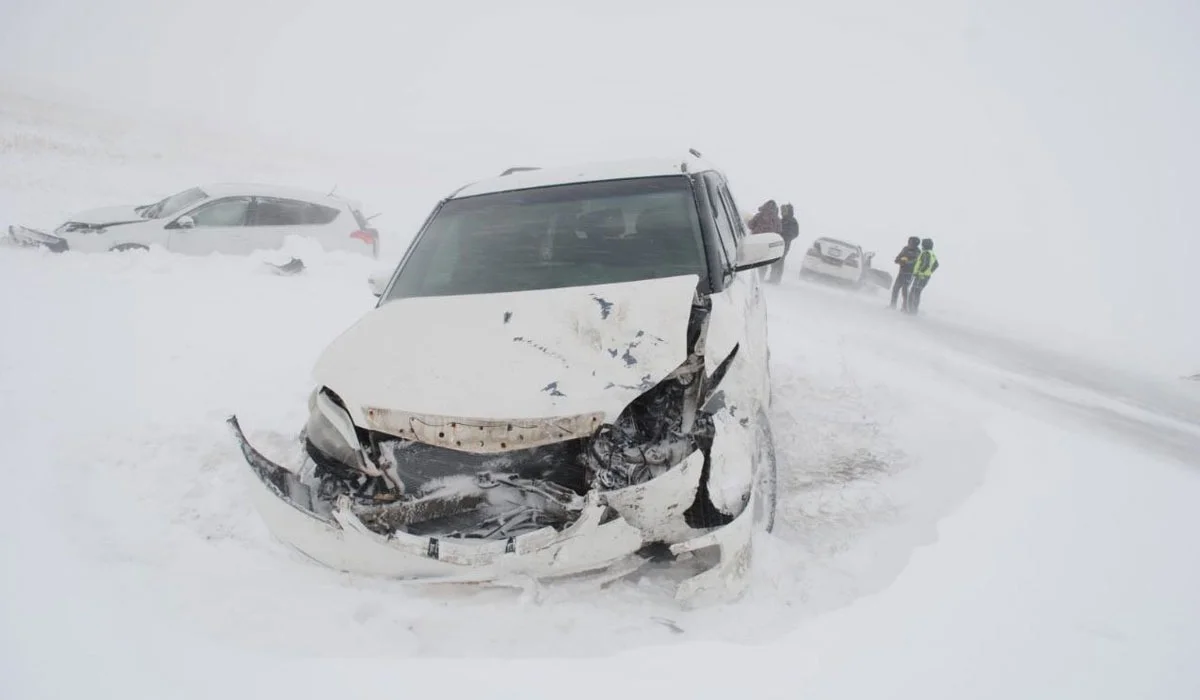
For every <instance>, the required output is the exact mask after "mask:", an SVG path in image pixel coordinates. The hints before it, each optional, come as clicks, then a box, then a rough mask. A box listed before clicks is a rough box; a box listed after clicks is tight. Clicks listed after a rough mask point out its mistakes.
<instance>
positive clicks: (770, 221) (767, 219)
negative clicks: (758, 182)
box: [750, 199, 780, 233]
mask: <svg viewBox="0 0 1200 700" xmlns="http://www.w3.org/2000/svg"><path fill="white" fill-rule="evenodd" d="M779 229H780V223H779V205H778V204H776V203H775V200H773V199H768V200H767V201H765V202H763V205H762V206H761V207H759V208H758V213H757V214H755V215H754V216H753V217H752V218H751V219H750V233H779Z"/></svg>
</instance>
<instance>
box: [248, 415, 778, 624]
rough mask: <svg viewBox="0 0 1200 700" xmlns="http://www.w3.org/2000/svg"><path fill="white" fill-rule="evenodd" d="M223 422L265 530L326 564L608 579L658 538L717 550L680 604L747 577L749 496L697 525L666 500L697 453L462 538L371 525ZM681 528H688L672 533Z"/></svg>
mask: <svg viewBox="0 0 1200 700" xmlns="http://www.w3.org/2000/svg"><path fill="white" fill-rule="evenodd" d="M227 423H228V424H229V426H230V428H231V430H232V432H233V435H234V438H235V439H236V440H237V443H238V446H239V448H240V449H241V452H242V455H243V457H244V458H245V460H246V463H247V465H248V466H249V470H248V471H249V473H248V476H249V477H250V478H249V480H248V482H249V484H248V485H249V492H250V496H251V500H252V501H253V502H254V504H255V506H256V508H257V509H258V511H259V513H260V514H261V516H262V518H263V520H264V521H265V523H266V524H267V527H268V529H269V530H270V531H271V532H272V534H274V535H275V536H276V537H277V538H279V539H280V540H282V541H283V542H285V543H287V544H289V545H291V546H293V547H295V548H296V549H298V550H300V551H301V552H303V553H304V554H306V555H307V556H309V557H311V558H312V559H314V560H316V561H318V562H320V563H321V564H324V565H325V566H328V567H330V568H333V569H337V570H340V571H346V572H352V573H358V574H365V575H375V576H386V577H391V578H401V579H417V580H421V581H425V582H429V583H494V584H498V585H511V583H512V582H517V581H528V580H529V579H534V580H537V581H552V580H555V579H563V578H566V577H571V578H581V577H583V578H588V579H596V580H601V581H608V580H615V579H618V578H621V577H623V576H627V575H629V574H631V573H633V572H635V571H637V570H638V569H639V568H640V567H641V565H642V564H644V563H645V562H646V561H648V559H647V558H646V557H645V556H643V554H642V553H641V552H642V551H644V547H645V545H647V544H651V543H654V542H660V541H661V540H662V538H663V536H667V537H668V538H670V539H674V540H676V543H675V544H672V545H670V546H669V551H670V553H671V554H672V555H674V556H679V555H683V554H685V553H689V552H697V551H699V550H702V549H708V548H716V549H717V553H718V554H719V559H718V562H717V564H716V565H715V566H713V567H712V568H710V569H708V570H706V571H704V572H702V573H700V574H698V575H696V576H693V577H691V578H688V579H686V580H684V581H683V582H682V583H681V584H680V585H679V587H678V588H677V590H676V594H675V597H676V599H678V600H680V601H683V602H686V603H689V604H697V603H703V602H719V601H724V600H729V599H732V598H735V597H737V596H738V595H740V594H741V593H742V592H743V591H744V589H745V587H746V585H747V584H748V576H747V569H748V565H749V562H750V555H751V546H752V545H751V542H752V536H753V527H754V524H753V512H754V507H753V506H754V503H753V499H754V498H755V496H756V494H752V495H751V502H750V503H748V504H747V505H746V507H745V509H744V510H743V511H742V512H741V514H740V515H738V517H736V518H734V520H733V521H732V522H730V523H729V524H728V525H725V526H723V527H719V528H715V529H712V530H707V531H705V530H690V529H688V530H684V529H683V528H685V527H686V526H685V525H684V524H683V523H682V515H681V514H680V513H679V511H681V510H682V509H681V508H675V507H673V506H674V505H675V504H677V503H678V502H679V501H680V495H681V494H689V493H690V494H694V493H695V492H696V489H698V488H699V484H700V478H701V473H702V467H703V462H704V457H703V454H702V453H700V452H699V451H697V452H694V453H692V455H691V456H689V457H688V459H687V460H685V462H684V463H682V464H680V465H678V466H676V467H675V468H674V469H672V470H670V471H668V472H667V473H665V474H663V475H662V476H660V477H658V478H656V479H653V480H651V481H649V482H646V483H643V484H638V485H636V486H631V487H627V488H624V489H620V490H616V491H606V492H601V491H590V492H589V493H588V494H587V496H586V497H585V503H584V507H583V510H582V513H581V514H580V516H579V518H578V519H577V520H576V521H575V522H573V523H571V524H570V525H568V526H567V527H565V528H563V529H562V530H561V531H558V530H555V529H554V528H552V527H544V528H541V529H539V530H536V531H533V532H528V533H524V534H520V535H516V536H513V537H509V538H508V539H507V540H476V539H470V540H464V539H459V538H446V537H441V538H440V537H437V536H429V535H412V534H408V533H405V532H400V531H395V532H392V533H390V534H388V535H381V534H379V533H377V532H374V531H372V530H371V529H369V528H368V527H367V526H366V525H365V524H364V523H363V521H362V520H361V519H360V518H359V517H358V515H357V514H356V513H355V506H354V504H353V503H352V501H351V499H350V498H349V497H348V496H345V495H341V496H338V497H337V498H336V500H335V501H334V502H332V503H328V502H323V501H321V500H319V499H318V498H317V497H316V495H315V494H314V493H313V492H312V489H310V488H309V487H308V486H307V485H306V484H304V483H302V481H301V479H300V478H299V476H298V475H297V474H296V473H295V472H293V471H291V470H289V469H287V468H285V467H283V466H280V465H278V464H276V463H274V462H272V461H271V460H269V459H268V458H267V457H265V456H264V455H263V454H262V453H261V452H259V451H258V450H257V449H255V448H254V446H253V445H251V444H250V442H249V441H248V440H247V438H246V436H245V434H244V433H243V431H242V429H241V426H240V425H239V423H238V420H237V417H236V416H231V417H230V418H229V419H228V420H227ZM685 500H686V499H685ZM689 502H690V501H689ZM610 509H611V510H612V511H615V513H616V514H615V517H614V514H613V513H612V512H610ZM675 520H678V521H679V522H675ZM685 533H690V534H693V535H694V536H691V537H690V538H687V539H681V537H680V536H681V535H685Z"/></svg>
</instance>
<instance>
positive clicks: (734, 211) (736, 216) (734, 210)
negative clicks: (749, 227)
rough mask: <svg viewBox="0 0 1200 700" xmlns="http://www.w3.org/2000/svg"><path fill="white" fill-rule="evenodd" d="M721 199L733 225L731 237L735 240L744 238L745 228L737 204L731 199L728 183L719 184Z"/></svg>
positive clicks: (731, 194) (731, 193)
mask: <svg viewBox="0 0 1200 700" xmlns="http://www.w3.org/2000/svg"><path fill="white" fill-rule="evenodd" d="M721 199H722V200H723V201H724V202H725V208H726V210H727V213H728V214H729V220H730V222H732V224H733V235H734V237H735V238H736V239H737V240H739V241H740V240H741V239H743V238H745V237H746V226H745V223H744V222H743V221H742V213H741V210H740V209H738V206H737V202H736V201H735V200H734V198H733V192H731V191H730V189H729V183H727V182H722V183H721Z"/></svg>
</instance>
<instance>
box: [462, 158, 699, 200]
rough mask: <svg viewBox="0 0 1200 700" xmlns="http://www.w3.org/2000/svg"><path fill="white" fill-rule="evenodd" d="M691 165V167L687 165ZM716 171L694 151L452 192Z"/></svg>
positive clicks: (532, 174)
mask: <svg viewBox="0 0 1200 700" xmlns="http://www.w3.org/2000/svg"><path fill="white" fill-rule="evenodd" d="M685 163H686V164H687V170H686V171H685V170H684V169H683V165H684V164H685ZM706 170H713V166H711V165H709V164H707V163H705V162H704V161H703V160H701V159H699V158H696V157H694V156H692V155H690V154H685V155H684V156H682V157H679V158H641V159H630V160H614V161H602V162H596V163H585V164H580V165H573V166H567V167H560V168H543V169H538V170H526V171H521V172H515V173H512V174H510V175H502V176H500V177H493V178H489V179H487V180H480V181H479V182H474V183H471V184H469V185H467V186H466V187H463V188H462V189H460V190H458V191H457V192H455V193H454V194H453V195H451V199H461V198H463V197H474V196H475V195H480V194H492V193H495V192H508V191H511V190H527V189H531V188H534V187H547V186H551V185H569V184H573V183H577V182H599V181H601V180H626V179H629V178H635V177H658V176H663V175H681V174H684V173H685V172H688V173H699V172H704V171H706Z"/></svg>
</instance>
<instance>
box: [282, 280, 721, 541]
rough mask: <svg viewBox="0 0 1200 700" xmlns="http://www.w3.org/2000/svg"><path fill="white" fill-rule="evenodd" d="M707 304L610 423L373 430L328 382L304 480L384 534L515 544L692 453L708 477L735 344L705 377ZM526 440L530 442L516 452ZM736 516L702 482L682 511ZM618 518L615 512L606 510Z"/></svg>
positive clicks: (457, 423)
mask: <svg viewBox="0 0 1200 700" xmlns="http://www.w3.org/2000/svg"><path fill="white" fill-rule="evenodd" d="M710 310H711V306H710V302H709V301H708V300H707V299H706V298H702V297H699V296H697V297H696V298H695V300H694V302H693V305H692V311H691V315H690V320H689V325H688V334H687V341H688V350H689V352H688V356H687V359H686V361H685V362H684V363H683V364H681V365H680V366H679V367H678V368H677V369H675V371H673V372H671V373H670V374H669V375H668V376H666V377H665V378H664V379H662V380H661V381H659V382H658V383H657V384H654V385H652V386H646V387H644V389H645V391H644V393H642V394H641V395H640V396H639V397H638V398H637V399H636V400H634V401H633V402H632V403H630V404H629V405H628V406H627V407H626V408H625V410H624V411H622V412H621V414H620V415H619V416H618V417H617V418H616V419H615V420H613V421H612V422H610V423H601V422H598V421H597V420H596V419H595V418H594V417H593V418H592V419H591V423H589V421H588V420H587V419H585V418H583V417H581V419H580V420H579V421H576V423H577V424H571V425H567V424H566V423H560V424H559V425H561V426H565V427H561V429H558V428H555V429H552V430H549V431H547V430H545V429H544V428H545V426H535V427H533V428H531V427H530V426H528V425H521V424H520V423H519V422H518V421H513V422H510V423H508V424H502V423H487V424H484V423H469V419H450V418H444V417H436V416H434V417H430V416H420V417H414V416H412V415H407V414H405V416H404V419H403V420H400V421H393V422H392V423H390V424H388V425H389V426H390V427H388V429H387V430H386V431H384V430H379V429H375V428H377V427H378V426H379V425H381V423H380V422H376V423H374V424H373V426H374V427H372V428H363V427H361V426H359V425H356V424H355V423H354V422H353V421H352V420H351V419H350V416H349V413H348V411H347V410H346V407H345V405H344V404H343V403H342V402H341V399H340V398H338V397H337V395H336V394H334V393H332V392H331V391H329V390H328V389H325V388H322V389H320V390H319V391H318V392H315V393H314V395H313V397H312V399H311V401H310V418H309V421H308V424H307V425H306V426H305V429H304V432H303V434H302V440H303V444H304V449H305V453H306V455H307V457H308V459H307V460H306V466H305V468H304V469H303V470H301V472H300V473H299V474H298V476H299V478H300V481H301V482H302V483H303V484H304V485H305V486H307V489H308V490H309V492H310V493H311V496H312V498H311V500H312V506H313V507H314V509H315V510H317V511H321V510H324V511H325V514H328V512H329V510H330V509H332V504H333V503H334V502H335V501H338V500H339V499H342V501H343V502H345V498H348V499H349V502H350V503H351V509H352V511H353V513H354V514H355V515H356V516H357V517H358V518H359V519H360V520H361V522H362V523H363V525H365V526H366V527H367V528H369V529H370V530H371V531H372V532H375V533H377V534H379V535H384V536H387V535H390V534H391V533H395V532H403V533H407V534H410V535H416V536H429V537H437V538H441V539H464V540H467V539H470V540H505V539H510V540H511V538H513V537H515V536H518V535H521V534H525V533H529V532H534V531H537V530H540V529H543V528H546V527H551V528H553V529H555V530H556V531H562V530H563V529H564V528H566V527H568V526H570V525H571V524H572V523H574V522H575V521H576V520H577V519H579V518H580V515H581V513H582V512H583V511H584V510H585V507H586V498H585V497H586V496H587V495H588V494H589V493H591V492H600V493H604V492H613V491H617V490H620V489H624V488H627V487H630V486H636V485H638V484H643V483H645V482H648V481H650V480H652V479H654V478H656V477H659V476H661V475H662V474H664V473H666V472H667V471H669V470H670V469H671V468H672V467H674V466H676V465H679V464H680V463H682V462H683V461H684V460H685V459H686V458H687V457H688V456H689V455H691V454H693V453H695V452H696V451H697V450H699V451H701V452H702V453H703V454H704V455H705V466H704V474H705V475H707V473H708V464H707V460H708V454H709V451H710V449H711V447H712V442H713V439H714V434H715V429H714V422H713V416H712V414H711V413H709V412H708V411H707V410H706V406H709V405H710V404H712V405H715V404H719V403H720V402H719V401H717V400H713V399H714V396H716V395H717V394H716V387H717V385H718V384H719V382H720V380H721V378H722V376H723V375H724V373H725V371H726V370H727V369H728V367H729V363H730V361H731V360H732V358H733V355H734V354H736V352H737V350H736V348H735V349H734V351H733V353H731V354H730V355H729V357H727V358H723V360H722V362H721V364H720V365H719V366H718V367H717V370H716V371H715V372H714V373H713V375H712V376H705V371H704V370H705V362H704V350H705V348H704V343H703V340H702V339H703V338H705V336H706V334H705V327H706V324H707V322H708V319H709V314H710ZM639 388H642V387H639ZM535 428H537V429H535ZM538 429H541V432H538ZM472 431H477V433H476V432H472ZM396 433H399V434H400V435H397V434H396ZM476 434H478V435H479V436H481V437H479V438H473V439H475V440H477V442H470V444H469V445H468V447H467V448H464V447H463V440H464V439H466V438H462V437H460V436H462V435H476ZM401 435H402V436H403V437H402V436H401ZM431 443H433V444H431ZM522 443H524V444H527V445H532V446H529V447H524V448H517V449H512V446H514V445H519V444H522ZM344 497H345V498H344ZM734 515H736V514H726V513H722V512H720V511H719V510H717V509H716V508H715V507H714V506H713V505H712V504H711V502H710V501H709V499H708V494H707V489H706V487H705V482H704V479H701V482H700V488H699V489H698V492H697V493H696V496H695V502H694V503H692V504H691V506H690V508H688V509H687V511H686V512H685V513H684V516H685V518H686V520H687V524H688V526H690V527H693V528H696V529H703V528H708V527H713V526H717V525H723V524H726V523H728V522H729V521H730V520H731V519H732V517H733V516H734ZM613 517H616V514H615V513H612V512H611V511H610V512H609V514H608V515H607V516H606V518H608V519H611V518H613Z"/></svg>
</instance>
